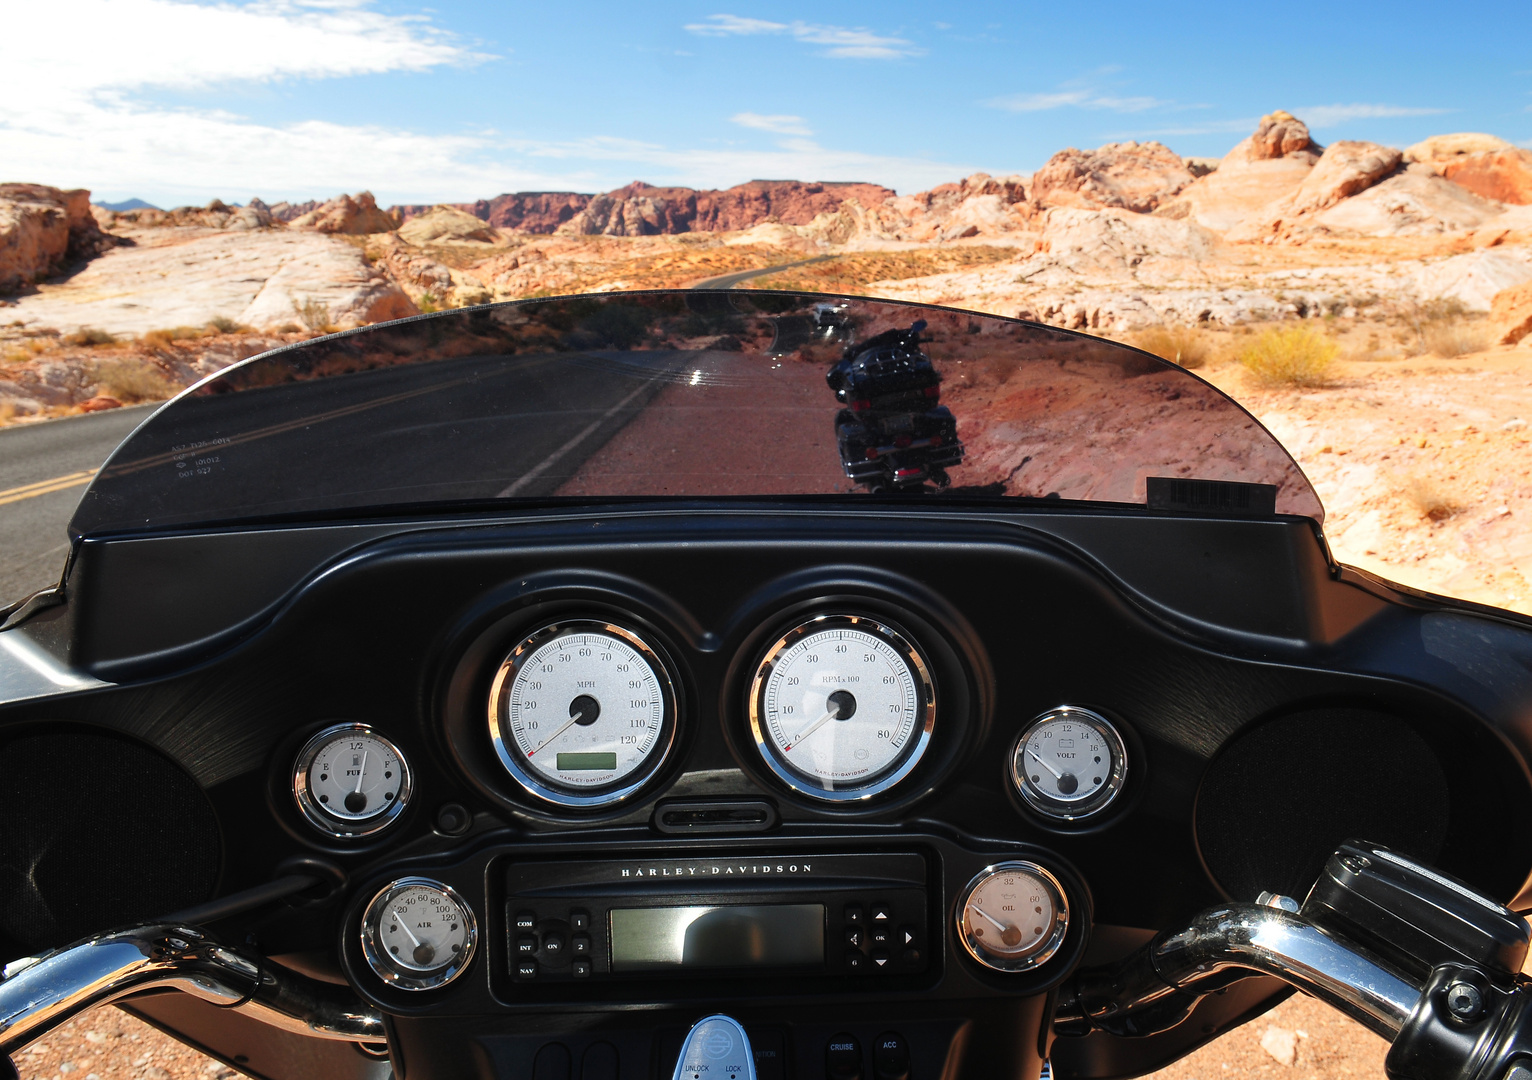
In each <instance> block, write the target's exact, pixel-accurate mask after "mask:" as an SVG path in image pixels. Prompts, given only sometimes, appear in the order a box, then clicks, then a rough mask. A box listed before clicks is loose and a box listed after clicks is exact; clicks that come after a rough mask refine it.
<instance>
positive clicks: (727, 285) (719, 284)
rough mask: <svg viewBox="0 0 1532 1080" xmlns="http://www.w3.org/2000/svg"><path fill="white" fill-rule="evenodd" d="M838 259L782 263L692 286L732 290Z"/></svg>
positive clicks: (702, 281) (829, 256)
mask: <svg viewBox="0 0 1532 1080" xmlns="http://www.w3.org/2000/svg"><path fill="white" fill-rule="evenodd" d="M833 258H836V256H834V255H816V256H814V257H813V258H812V259H799V260H798V261H797V262H790V263H782V264H781V265H780V266H764V267H762V268H761V269H759V270H738V271H735V272H734V273H732V274H719V275H718V276H717V277H710V278H703V279H702V280H701V281H699V282H697V283H696V284H695V285H693V286H692V288H694V289H732V288H734V286H736V285H739V284H741V283H742V282H746V281H749V280H750V279H751V278H758V277H767V276H769V275H771V274H777V273H780V272H782V271H783V270H791V269H793V268H794V267H798V266H812V265H813V264H814V263H822V262H826V261H828V260H830V259H833Z"/></svg>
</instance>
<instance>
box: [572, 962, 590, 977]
mask: <svg viewBox="0 0 1532 1080" xmlns="http://www.w3.org/2000/svg"><path fill="white" fill-rule="evenodd" d="M572 970H573V971H574V977H575V978H577V979H587V978H589V977H590V961H589V960H576V961H575V962H574V964H573V965H572Z"/></svg>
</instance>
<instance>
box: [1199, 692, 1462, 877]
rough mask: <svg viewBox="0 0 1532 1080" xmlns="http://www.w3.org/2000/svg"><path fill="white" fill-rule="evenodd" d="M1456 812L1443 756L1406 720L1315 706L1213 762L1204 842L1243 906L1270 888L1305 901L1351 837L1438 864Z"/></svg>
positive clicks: (1202, 822) (1203, 804) (1207, 859)
mask: <svg viewBox="0 0 1532 1080" xmlns="http://www.w3.org/2000/svg"><path fill="white" fill-rule="evenodd" d="M1450 803H1451V797H1450V792H1449V785H1448V780H1447V776H1446V773H1445V771H1444V770H1443V767H1442V763H1441V761H1440V759H1438V757H1437V755H1436V752H1435V751H1434V750H1432V748H1431V747H1430V746H1429V745H1428V744H1427V743H1426V741H1425V740H1424V739H1422V738H1421V737H1420V735H1419V734H1417V733H1416V731H1415V730H1414V728H1412V727H1411V726H1410V725H1409V724H1407V723H1406V722H1405V721H1403V720H1400V719H1399V718H1397V717H1394V716H1390V715H1388V714H1386V713H1380V712H1374V711H1371V710H1366V709H1345V708H1329V709H1312V710H1308V711H1305V712H1300V713H1293V714H1290V715H1288V716H1284V717H1281V718H1279V719H1276V720H1273V721H1271V722H1270V723H1267V724H1263V725H1261V726H1260V727H1257V728H1255V729H1254V730H1252V731H1250V732H1248V733H1247V734H1244V735H1241V736H1239V737H1238V738H1236V739H1235V740H1234V741H1233V742H1232V743H1230V744H1229V746H1228V747H1227V749H1225V750H1224V752H1223V753H1222V754H1221V755H1220V756H1219V757H1218V758H1217V759H1215V760H1214V762H1213V764H1212V765H1211V766H1209V768H1208V771H1207V774H1206V776H1205V777H1204V778H1203V781H1202V790H1201V791H1200V792H1199V794H1198V796H1197V814H1196V821H1197V826H1196V827H1197V843H1198V845H1199V847H1200V848H1201V851H1202V859H1203V862H1204V863H1205V864H1206V865H1207V868H1208V870H1209V872H1211V873H1212V875H1213V877H1214V879H1215V880H1216V881H1217V882H1218V884H1219V885H1220V886H1222V887H1223V889H1224V891H1225V892H1227V893H1228V894H1229V895H1230V896H1231V897H1233V898H1234V899H1235V900H1254V899H1255V898H1256V896H1257V895H1258V894H1259V893H1260V892H1261V891H1262V890H1263V889H1270V890H1272V891H1273V892H1280V893H1283V894H1285V895H1288V896H1293V897H1296V898H1297V899H1299V900H1301V899H1303V897H1304V896H1305V895H1306V894H1307V893H1308V891H1309V888H1310V886H1312V885H1313V884H1314V881H1315V879H1316V878H1318V876H1319V872H1320V870H1321V868H1322V867H1323V865H1324V861H1325V859H1326V858H1327V857H1328V856H1329V855H1330V854H1331V853H1332V852H1333V851H1334V850H1335V849H1336V848H1337V847H1338V846H1339V845H1340V844H1341V842H1342V841H1345V840H1351V839H1364V840H1368V841H1371V842H1374V843H1379V844H1383V845H1384V846H1386V847H1390V848H1393V849H1394V850H1396V851H1399V852H1401V853H1402V854H1405V855H1409V856H1411V857H1413V858H1416V859H1420V860H1422V861H1424V862H1427V863H1430V862H1433V861H1434V860H1435V859H1436V858H1437V856H1438V855H1440V854H1441V851H1442V845H1443V842H1444V841H1445V839H1446V837H1447V826H1448V816H1449V809H1450Z"/></svg>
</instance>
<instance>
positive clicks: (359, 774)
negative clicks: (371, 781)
mask: <svg viewBox="0 0 1532 1080" xmlns="http://www.w3.org/2000/svg"><path fill="white" fill-rule="evenodd" d="M365 779H367V751H366V750H363V751H362V767H361V768H360V769H358V770H356V791H357V794H361V791H362V781H363V780H365Z"/></svg>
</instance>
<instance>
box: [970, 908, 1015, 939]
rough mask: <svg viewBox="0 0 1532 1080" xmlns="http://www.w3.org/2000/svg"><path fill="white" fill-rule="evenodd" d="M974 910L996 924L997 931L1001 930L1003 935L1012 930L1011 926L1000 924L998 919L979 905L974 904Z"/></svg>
mask: <svg viewBox="0 0 1532 1080" xmlns="http://www.w3.org/2000/svg"><path fill="white" fill-rule="evenodd" d="M973 909H974V910H975V911H977V912H978V913H979V914H980V915H983V916H984V917H985V918H986V919H989V921H990V922H992V923H994V924H995V929H996V930H999V931H1000V932H1001V933H1002V934H1003V933H1005V932H1006V931H1007V930H1009V929H1010V927H1009V926H1007V925H1005V923H1003V922H1000V921H998V920H997V919H995V918H994V917H993V916H991V915H990V913H989V912H987V911H985V910H984V909H983V908H981V907H980V906H979V905H978V904H974V905H973Z"/></svg>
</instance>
